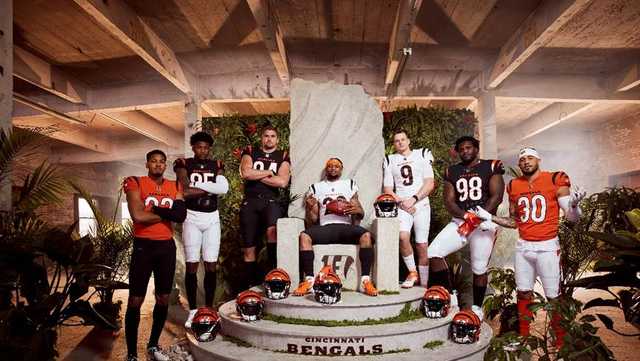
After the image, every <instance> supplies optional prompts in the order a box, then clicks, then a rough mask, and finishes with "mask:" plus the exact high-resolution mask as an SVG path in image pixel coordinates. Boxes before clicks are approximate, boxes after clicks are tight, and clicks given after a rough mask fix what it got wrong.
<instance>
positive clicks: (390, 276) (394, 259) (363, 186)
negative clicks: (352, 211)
mask: <svg viewBox="0 0 640 361" xmlns="http://www.w3.org/2000/svg"><path fill="white" fill-rule="evenodd" d="M290 97H291V123H290V129H291V135H290V138H289V144H290V154H291V169H292V175H291V194H292V195H299V196H300V198H298V199H297V200H296V201H295V202H293V203H292V204H290V205H289V217H290V218H283V219H280V220H279V221H278V225H277V229H278V267H281V268H284V269H285V270H286V271H287V272H289V274H290V276H291V280H292V282H293V285H292V287H295V286H296V285H297V283H298V281H299V277H300V275H299V260H298V250H299V245H298V235H299V234H300V232H301V231H302V230H303V229H304V221H303V220H304V206H303V204H302V203H303V201H302V196H303V195H304V194H305V192H306V191H307V189H308V188H309V186H310V185H311V184H312V183H315V182H318V181H320V180H322V176H323V170H324V165H325V161H326V160H327V159H328V158H330V157H338V158H340V159H341V160H342V161H343V163H344V171H343V175H342V176H343V178H352V179H354V180H355V181H356V183H357V185H358V187H359V192H358V194H359V199H360V202H361V203H362V206H363V208H364V209H365V218H364V219H363V220H362V223H361V225H362V226H363V227H365V228H367V229H369V230H370V231H372V233H373V234H374V237H375V245H374V248H375V252H376V257H375V262H374V269H373V279H374V282H375V284H376V286H377V287H378V289H379V290H387V291H397V290H398V221H397V220H396V219H376V218H375V212H374V209H373V202H374V200H375V198H376V197H377V196H378V195H379V194H380V192H381V189H382V160H383V157H384V139H383V138H382V113H381V111H380V109H379V107H378V104H377V103H376V101H375V100H374V99H373V98H371V97H369V96H368V95H367V94H366V93H365V92H364V90H363V88H362V87H361V86H359V85H341V84H336V83H333V82H330V83H324V84H316V83H313V82H310V81H305V80H301V79H294V80H293V81H292V84H291V96H290ZM314 251H315V254H316V257H315V264H314V272H318V271H319V269H320V268H321V267H322V265H323V264H327V263H330V264H332V265H333V266H334V268H335V269H336V273H338V274H339V275H340V276H341V278H342V279H343V284H344V287H345V288H347V289H357V286H358V280H359V278H360V275H359V273H360V265H359V261H358V259H357V254H358V250H357V247H356V246H352V245H321V246H314Z"/></svg>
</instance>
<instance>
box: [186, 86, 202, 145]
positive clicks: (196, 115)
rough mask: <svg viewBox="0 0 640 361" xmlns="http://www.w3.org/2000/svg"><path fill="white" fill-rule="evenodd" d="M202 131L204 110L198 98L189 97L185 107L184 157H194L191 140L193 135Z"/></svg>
mask: <svg viewBox="0 0 640 361" xmlns="http://www.w3.org/2000/svg"><path fill="white" fill-rule="evenodd" d="M199 130H202V110H201V108H200V102H199V101H198V100H197V96H191V97H189V101H188V102H187V103H185V105H184V156H185V157H192V156H193V151H192V150H191V144H190V142H189V139H190V138H191V136H192V135H193V133H195V132H197V131H199Z"/></svg>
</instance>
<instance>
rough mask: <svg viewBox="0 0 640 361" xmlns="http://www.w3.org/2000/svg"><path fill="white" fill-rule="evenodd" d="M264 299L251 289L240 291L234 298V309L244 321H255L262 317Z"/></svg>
mask: <svg viewBox="0 0 640 361" xmlns="http://www.w3.org/2000/svg"><path fill="white" fill-rule="evenodd" d="M263 310H264V301H263V300H262V296H261V295H260V294H259V293H258V292H256V291H252V290H246V291H243V292H240V294H239V295H238V297H237V298H236V311H238V313H239V314H240V316H242V319H243V320H244V321H257V320H259V319H261V318H262V311H263Z"/></svg>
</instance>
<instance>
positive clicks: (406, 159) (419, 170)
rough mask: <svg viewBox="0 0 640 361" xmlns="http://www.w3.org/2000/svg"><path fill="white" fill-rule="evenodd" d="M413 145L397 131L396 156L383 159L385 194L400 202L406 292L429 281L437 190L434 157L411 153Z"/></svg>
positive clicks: (404, 134)
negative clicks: (431, 197)
mask: <svg viewBox="0 0 640 361" xmlns="http://www.w3.org/2000/svg"><path fill="white" fill-rule="evenodd" d="M410 144H411V141H410V140H409V137H408V136H407V132H406V131H404V130H397V131H395V133H394V135H393V148H394V149H395V153H394V154H391V155H387V156H386V157H385V159H384V166H383V168H384V181H383V192H384V193H387V194H391V195H392V196H393V197H394V198H395V200H396V202H398V208H399V210H398V218H399V219H400V255H401V256H402V259H403V260H404V264H405V265H406V266H407V269H408V270H409V275H408V276H407V279H406V280H405V281H404V282H403V283H402V287H403V288H411V287H413V285H414V284H415V283H416V282H418V280H420V284H421V285H422V286H425V287H426V286H427V280H428V279H429V258H427V246H428V244H427V241H428V240H429V224H430V223H431V207H430V206H429V194H431V192H432V191H433V189H434V185H435V183H434V178H433V168H432V167H431V163H433V155H431V152H430V151H429V150H428V149H426V148H422V149H415V150H411V148H410V147H409V145H410ZM411 228H414V232H415V240H416V250H417V251H418V269H419V270H420V273H419V275H418V272H417V270H416V262H415V259H414V257H413V248H412V247H411Z"/></svg>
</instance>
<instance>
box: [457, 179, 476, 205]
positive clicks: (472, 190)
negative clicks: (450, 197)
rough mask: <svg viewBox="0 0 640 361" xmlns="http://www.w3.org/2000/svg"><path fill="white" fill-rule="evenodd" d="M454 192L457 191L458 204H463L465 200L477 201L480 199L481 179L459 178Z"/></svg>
mask: <svg viewBox="0 0 640 361" xmlns="http://www.w3.org/2000/svg"><path fill="white" fill-rule="evenodd" d="M456 191H458V194H459V196H458V200H459V201H460V202H464V201H466V200H467V199H471V200H472V201H479V200H480V199H482V178H480V177H471V178H469V179H467V178H460V179H458V180H457V181H456Z"/></svg>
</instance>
